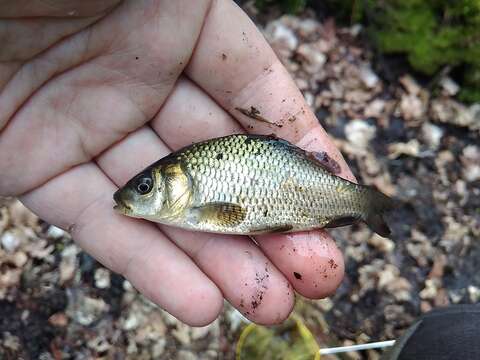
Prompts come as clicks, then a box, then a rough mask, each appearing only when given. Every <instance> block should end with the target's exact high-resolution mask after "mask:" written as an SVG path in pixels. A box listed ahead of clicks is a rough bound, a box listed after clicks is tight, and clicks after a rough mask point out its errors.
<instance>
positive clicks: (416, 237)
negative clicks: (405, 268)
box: [406, 229, 434, 267]
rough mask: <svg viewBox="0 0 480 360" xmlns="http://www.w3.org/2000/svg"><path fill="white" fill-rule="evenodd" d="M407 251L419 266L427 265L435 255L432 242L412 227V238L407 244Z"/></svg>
mask: <svg viewBox="0 0 480 360" xmlns="http://www.w3.org/2000/svg"><path fill="white" fill-rule="evenodd" d="M406 248H407V251H408V253H409V254H410V256H411V257H413V258H414V259H415V260H416V261H417V263H418V265H419V266H422V267H425V266H427V265H428V263H429V262H430V260H432V259H433V256H434V248H433V246H432V243H431V242H430V241H429V240H428V238H427V237H426V236H425V234H423V233H422V232H420V231H418V230H416V229H412V235H411V240H410V241H409V242H408V243H407V245H406Z"/></svg>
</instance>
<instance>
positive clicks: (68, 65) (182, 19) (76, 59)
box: [0, 0, 209, 195]
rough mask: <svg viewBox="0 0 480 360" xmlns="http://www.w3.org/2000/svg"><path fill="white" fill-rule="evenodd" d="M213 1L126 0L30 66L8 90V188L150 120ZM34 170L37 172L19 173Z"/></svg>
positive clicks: (1, 104) (4, 114) (4, 137)
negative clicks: (29, 173)
mask: <svg viewBox="0 0 480 360" xmlns="http://www.w3.org/2000/svg"><path fill="white" fill-rule="evenodd" d="M208 3H209V2H208V1H206V0H205V1H197V2H196V3H195V4H196V5H195V6H191V3H190V2H188V1H186V0H182V1H124V2H122V4H121V5H119V6H118V7H117V8H116V9H115V10H114V11H112V13H110V14H109V15H108V16H106V17H104V18H103V19H102V20H100V21H98V22H96V23H95V24H93V25H92V26H89V27H87V29H85V30H83V31H80V32H78V33H76V34H74V35H72V36H69V37H66V38H65V39H62V41H60V42H58V43H56V44H54V45H53V46H52V47H51V48H49V49H48V50H46V51H44V52H42V53H41V54H39V56H37V57H35V58H34V59H33V60H32V61H31V62H27V63H26V64H25V65H23V66H22V68H21V69H20V70H19V71H18V72H17V73H16V74H15V75H14V76H13V78H12V79H11V80H10V81H9V83H8V84H7V85H6V86H5V88H4V89H3V91H2V93H1V94H0V95H1V96H0V109H2V111H1V112H0V130H1V131H2V132H1V133H0V134H1V136H0V168H8V169H10V171H9V172H8V173H6V174H2V177H0V194H10V195H12V194H21V193H23V192H25V191H28V190H30V189H32V188H34V187H36V186H39V185H41V184H42V183H44V182H45V181H47V180H48V179H50V178H52V177H53V176H55V175H57V174H60V173H61V172H63V171H64V170H66V169H69V168H71V167H73V166H75V165H78V164H81V163H84V162H87V161H89V160H90V159H92V158H93V157H95V156H96V155H98V154H99V153H101V152H102V151H104V150H105V149H106V148H107V147H108V146H110V145H111V144H112V143H114V142H116V141H118V140H120V139H121V138H123V137H124V136H125V135H126V134H128V133H129V132H131V131H132V130H134V129H136V128H138V127H140V126H142V125H143V124H144V123H145V122H147V121H149V120H150V119H151V118H152V117H153V116H154V114H155V113H156V112H157V111H158V109H159V108H160V107H161V105H162V103H163V101H164V100H165V99H166V97H167V96H168V94H169V92H170V91H171V89H172V87H173V85H174V83H175V81H176V79H177V77H178V75H179V74H180V73H181V72H182V70H183V68H184V66H185V65H186V63H187V62H188V59H189V57H190V54H191V52H192V51H193V48H194V46H195V42H196V39H197V37H198V34H199V33H200V30H201V27H202V24H203V17H204V16H205V13H206V12H207V10H208ZM179 23H181V24H182V26H180V27H179V26H178V24H179ZM178 44H181V46H178ZM166 49H168V51H166ZM37 90H38V91H37ZM112 109H114V110H115V111H114V113H112ZM7 123H8V125H6V124H7ZM2 128H3V129H2ZM52 139H54V140H55V141H52ZM12 153H14V154H15V157H14V158H12V157H11V156H10V154H12ZM45 163H48V164H49V166H45ZM25 168H28V169H30V172H31V174H32V176H18V174H21V173H22V169H25Z"/></svg>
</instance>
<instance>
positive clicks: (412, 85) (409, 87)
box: [398, 75, 422, 95]
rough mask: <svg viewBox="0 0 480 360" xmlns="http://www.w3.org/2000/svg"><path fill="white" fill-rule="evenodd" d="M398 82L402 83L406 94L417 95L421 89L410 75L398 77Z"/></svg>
mask: <svg viewBox="0 0 480 360" xmlns="http://www.w3.org/2000/svg"><path fill="white" fill-rule="evenodd" d="M398 82H399V83H400V84H402V86H403V87H404V89H405V90H406V91H407V93H408V94H411V95H418V94H420V91H421V90H422V89H421V87H420V86H419V85H418V84H417V82H416V81H415V79H414V78H413V77H411V76H410V75H404V76H402V77H401V78H400V79H398Z"/></svg>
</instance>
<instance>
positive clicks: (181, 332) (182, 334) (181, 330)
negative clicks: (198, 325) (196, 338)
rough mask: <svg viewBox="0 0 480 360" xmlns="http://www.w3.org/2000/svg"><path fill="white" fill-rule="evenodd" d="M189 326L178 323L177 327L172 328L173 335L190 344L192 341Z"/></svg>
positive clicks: (186, 344) (183, 343)
mask: <svg viewBox="0 0 480 360" xmlns="http://www.w3.org/2000/svg"><path fill="white" fill-rule="evenodd" d="M189 330H190V329H189V327H188V326H187V325H185V324H183V323H180V322H179V323H177V328H176V329H174V330H172V335H173V336H174V337H175V339H177V340H178V341H179V342H180V344H182V345H184V346H188V345H190V343H191V341H192V340H191V337H190V331H189Z"/></svg>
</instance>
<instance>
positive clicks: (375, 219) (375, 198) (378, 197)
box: [363, 187, 394, 237]
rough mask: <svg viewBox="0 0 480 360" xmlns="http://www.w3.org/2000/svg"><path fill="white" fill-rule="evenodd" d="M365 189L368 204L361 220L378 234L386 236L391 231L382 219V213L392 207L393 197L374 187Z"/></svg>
mask: <svg viewBox="0 0 480 360" xmlns="http://www.w3.org/2000/svg"><path fill="white" fill-rule="evenodd" d="M367 189H368V192H367V194H368V195H367V197H368V206H367V211H366V213H365V215H364V217H363V221H364V222H365V223H366V224H367V225H368V227H369V228H370V229H371V230H372V231H374V232H376V233H377V234H378V235H380V236H383V237H388V236H389V235H390V234H391V231H390V228H389V227H388V225H387V223H386V222H385V220H384V219H383V214H384V213H385V212H387V211H390V210H392V209H393V208H394V202H393V199H391V198H390V197H388V196H387V195H385V194H383V193H381V192H380V191H378V190H377V189H376V188H374V187H367Z"/></svg>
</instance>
